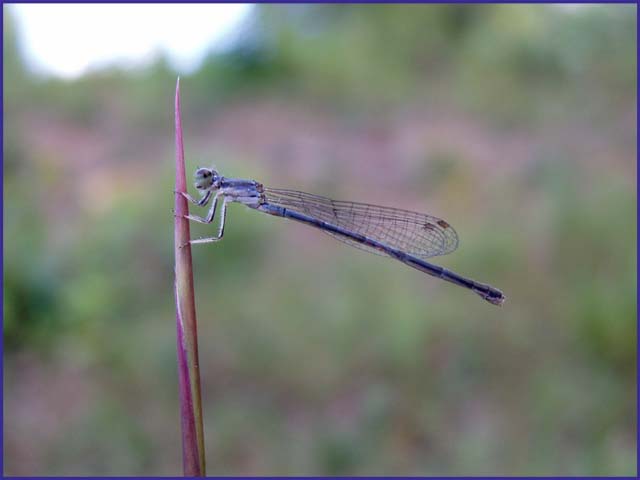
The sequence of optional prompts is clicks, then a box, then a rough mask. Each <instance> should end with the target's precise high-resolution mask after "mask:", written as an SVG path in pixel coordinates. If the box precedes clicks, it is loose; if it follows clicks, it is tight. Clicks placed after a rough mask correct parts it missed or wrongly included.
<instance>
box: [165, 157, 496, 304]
mask: <svg viewBox="0 0 640 480" xmlns="http://www.w3.org/2000/svg"><path fill="white" fill-rule="evenodd" d="M195 187H196V189H197V190H198V191H199V192H200V195H201V197H200V198H199V199H196V198H193V197H192V196H191V195H189V194H188V193H186V192H177V193H180V194H181V195H183V196H184V197H185V198H186V199H187V200H189V201H190V202H191V203H194V204H195V205H198V206H200V207H203V206H205V205H207V203H209V201H210V200H212V199H213V201H212V204H211V207H210V208H209V212H208V214H207V216H206V217H199V216H197V215H185V218H187V219H189V220H193V221H196V222H200V223H207V224H208V223H211V222H212V221H213V218H214V216H215V214H216V208H217V205H218V203H219V202H221V203H222V206H221V210H222V211H221V212H220V226H219V229H218V235H216V236H215V237H207V238H199V239H196V240H191V241H190V242H189V243H192V244H194V243H208V242H216V241H218V240H220V239H222V236H223V234H224V224H225V220H226V215H227V203H229V202H237V203H241V204H243V205H246V206H247V207H249V208H252V209H255V210H259V211H261V212H264V213H268V214H270V215H275V216H277V217H285V218H290V219H292V220H296V221H298V222H302V223H305V224H307V225H310V226H312V227H316V228H319V229H320V230H322V231H323V232H325V233H328V234H329V235H331V236H332V237H334V238H336V239H338V240H340V241H342V242H345V243H347V244H349V245H352V246H354V247H357V248H360V249H362V250H366V251H368V252H372V253H375V254H377V255H383V256H386V257H391V258H394V259H396V260H399V261H400V262H402V263H404V264H406V265H409V266H410V267H413V268H415V269H417V270H420V271H422V272H424V273H427V274H429V275H432V276H434V277H437V278H440V279H442V280H446V281H448V282H451V283H454V284H456V285H459V286H461V287H465V288H468V289H469V290H472V291H474V292H475V293H477V294H478V295H480V296H481V297H482V298H484V299H485V300H487V301H488V302H490V303H493V304H494V305H502V303H503V302H504V300H505V296H504V295H503V293H502V292H501V291H500V290H498V289H497V288H493V287H492V286H490V285H486V284H484V283H479V282H476V281H475V280H471V279H469V278H465V277H463V276H462V275H458V274H457V273H455V272H452V271H450V270H447V269H445V268H443V267H440V266H438V265H434V264H432V263H429V262H427V261H425V259H427V258H430V257H435V256H438V255H446V254H448V253H451V252H453V251H454V250H455V249H456V248H458V234H457V233H456V231H455V230H454V229H453V228H452V227H451V225H449V224H448V223H447V222H445V221H444V220H442V219H440V218H437V217H433V216H431V215H426V214H423V213H416V212H411V211H408V210H400V209H397V208H389V207H380V206H377V205H369V204H366V203H356V202H344V201H339V200H332V199H330V198H326V197H320V196H318V195H311V194H309V193H304V192H297V191H294V190H281V189H277V188H267V187H265V186H263V185H262V184H261V183H259V182H256V181H255V180H245V179H242V178H225V177H222V176H220V175H219V174H218V172H216V171H215V170H213V169H211V168H198V169H197V170H196V173H195Z"/></svg>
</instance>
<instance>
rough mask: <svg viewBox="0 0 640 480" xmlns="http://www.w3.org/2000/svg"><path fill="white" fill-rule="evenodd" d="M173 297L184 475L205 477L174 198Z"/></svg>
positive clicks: (179, 181) (179, 171) (178, 124)
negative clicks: (174, 298)
mask: <svg viewBox="0 0 640 480" xmlns="http://www.w3.org/2000/svg"><path fill="white" fill-rule="evenodd" d="M175 130H176V186H175V190H176V192H186V189H187V181H186V178H185V165H184V145H183V141H182V121H181V118H180V79H179V78H178V82H177V84H176V98H175ZM174 211H175V221H174V227H175V231H174V238H175V261H176V263H175V296H176V327H177V340H178V379H179V388H180V418H181V423H182V466H183V473H184V475H185V476H190V477H195V476H205V475H206V473H205V460H204V428H203V425H202V400H201V397H200V369H199V362H198V331H197V324H196V305H195V295H194V291H193V263H192V259H191V245H189V243H188V242H189V240H190V239H191V233H190V229H189V221H188V220H187V219H186V218H184V217H183V215H187V214H188V213H189V207H188V204H187V200H186V199H185V198H184V197H183V196H182V195H179V194H176V195H175V207H174Z"/></svg>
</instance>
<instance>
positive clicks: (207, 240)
mask: <svg viewBox="0 0 640 480" xmlns="http://www.w3.org/2000/svg"><path fill="white" fill-rule="evenodd" d="M214 201H217V198H216V200H214ZM226 219H227V199H226V198H223V199H222V212H221V213H220V227H219V229H218V235H217V236H215V237H206V238H196V239H195V240H191V241H190V242H189V243H190V244H192V245H193V244H194V243H211V242H217V241H218V240H222V236H223V235H224V223H225V220H226Z"/></svg>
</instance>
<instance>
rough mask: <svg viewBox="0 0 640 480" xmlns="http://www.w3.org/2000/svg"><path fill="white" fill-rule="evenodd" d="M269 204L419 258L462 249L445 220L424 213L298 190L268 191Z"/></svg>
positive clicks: (346, 239) (330, 233)
mask: <svg viewBox="0 0 640 480" xmlns="http://www.w3.org/2000/svg"><path fill="white" fill-rule="evenodd" d="M264 194H265V197H266V200H267V202H269V203H270V204H272V205H278V206H281V207H284V208H287V209H291V210H295V211H297V212H300V213H303V214H305V215H309V216H311V217H314V218H317V219H319V220H323V221H325V222H327V223H331V224H333V225H336V226H338V227H341V228H344V229H346V230H349V231H351V232H355V233H359V234H361V235H365V236H367V237H369V238H371V239H373V240H376V241H378V242H381V243H384V244H385V245H388V246H390V247H393V248H396V249H398V250H402V251H403V252H407V253H409V254H411V255H414V256H416V257H418V258H429V257H435V256H437V255H446V254H447V253H451V252H453V251H454V250H455V249H456V248H458V234H457V233H456V231H455V230H454V229H453V228H452V227H451V225H449V224H448V223H447V222H445V221H444V220H442V219H440V218H437V217H432V216H431V215H425V214H423V213H416V212H411V211H408V210H401V209H398V208H390V207H380V206H377V205H369V204H367V203H356V202H344V201H340V200H332V199H330V198H326V197H321V196H318V195H311V194H310V193H304V192H297V191H294V190H280V189H276V188H265V189H264ZM325 233H327V234H329V235H331V236H332V237H334V238H336V239H338V240H340V241H341V242H344V243H347V244H349V245H351V246H354V247H356V248H360V249H361V250H366V251H367V252H371V253H375V254H376V255H383V256H385V253H383V252H381V251H379V250H376V249H374V248H371V247H367V246H366V245H361V244H360V243H358V242H355V241H353V240H351V239H350V238H348V237H344V236H342V235H340V234H336V233H332V232H326V231H325Z"/></svg>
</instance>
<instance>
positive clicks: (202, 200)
mask: <svg viewBox="0 0 640 480" xmlns="http://www.w3.org/2000/svg"><path fill="white" fill-rule="evenodd" d="M173 193H179V194H180V195H182V196H183V197H184V198H186V199H187V200H189V201H190V202H191V203H193V204H194V205H198V206H199V207H204V206H205V205H206V204H207V203H209V198H211V191H207V193H205V195H204V197H202V198H200V199H197V198H193V197H192V196H191V195H190V194H189V193H188V192H178V191H177V190H174V191H173Z"/></svg>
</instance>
